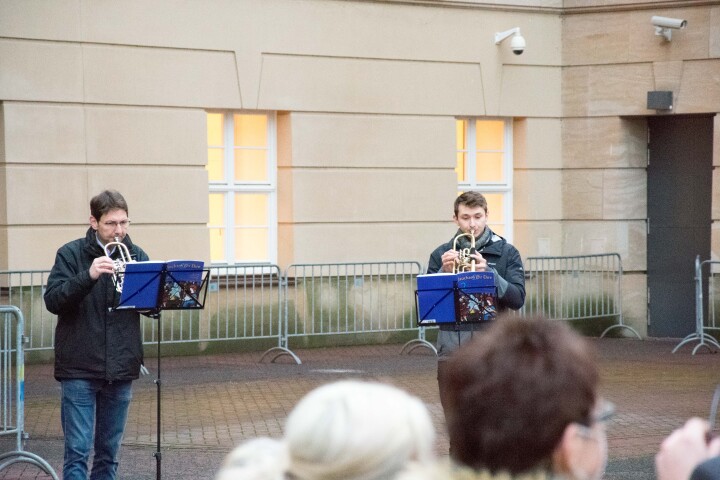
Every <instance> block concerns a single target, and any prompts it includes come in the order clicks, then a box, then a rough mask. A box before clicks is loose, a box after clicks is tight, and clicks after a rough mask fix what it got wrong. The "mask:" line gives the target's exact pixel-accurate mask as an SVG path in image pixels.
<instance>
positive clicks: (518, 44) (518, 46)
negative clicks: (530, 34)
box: [510, 35, 525, 55]
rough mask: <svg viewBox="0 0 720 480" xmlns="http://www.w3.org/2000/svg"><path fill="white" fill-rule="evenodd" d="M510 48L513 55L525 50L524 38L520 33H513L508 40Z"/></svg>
mask: <svg viewBox="0 0 720 480" xmlns="http://www.w3.org/2000/svg"><path fill="white" fill-rule="evenodd" d="M510 50H512V52H513V53H514V54H515V55H522V53H523V52H524V51H525V38H524V37H523V36H522V35H513V37H512V40H510Z"/></svg>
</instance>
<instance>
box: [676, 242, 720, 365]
mask: <svg viewBox="0 0 720 480" xmlns="http://www.w3.org/2000/svg"><path fill="white" fill-rule="evenodd" d="M704 266H707V267H708V270H709V272H708V320H707V322H705V320H704V315H703V267H704ZM719 276H720V262H716V261H712V260H705V261H702V262H701V261H700V255H698V256H697V257H695V332H693V333H691V334H689V335H688V336H686V337H685V338H683V339H682V341H681V342H680V343H678V344H677V346H676V347H675V348H673V351H672V353H675V352H677V351H678V350H679V349H680V347H682V346H683V345H685V344H687V343H690V342H694V341H698V342H699V343H698V344H697V345H695V348H693V350H692V354H693V355H695V353H697V351H698V350H699V349H700V348H701V347H705V348H707V349H708V350H711V351H712V348H716V349H718V350H720V343H718V341H717V340H716V339H715V337H714V336H712V335H711V334H709V333H707V332H710V331H715V332H717V331H719V330H720V325H718V324H717V321H716V314H715V311H716V310H718V305H716V304H715V303H716V302H717V300H718V298H720V297H716V293H717V290H718V288H719V287H720V282H719V281H718V277H719Z"/></svg>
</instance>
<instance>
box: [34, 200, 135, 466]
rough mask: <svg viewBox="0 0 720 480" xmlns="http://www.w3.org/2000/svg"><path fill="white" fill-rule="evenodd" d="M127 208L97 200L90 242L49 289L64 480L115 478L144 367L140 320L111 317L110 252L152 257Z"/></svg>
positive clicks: (68, 255) (81, 244)
mask: <svg viewBox="0 0 720 480" xmlns="http://www.w3.org/2000/svg"><path fill="white" fill-rule="evenodd" d="M129 225H130V220H128V206H127V202H126V201H125V199H124V198H123V196H122V195H121V194H120V193H119V192H117V191H114V190H105V191H104V192H102V193H100V194H98V195H97V196H95V197H93V198H92V200H91V201H90V228H88V230H87V232H86V234H85V237H84V238H80V239H77V240H74V241H72V242H69V243H67V244H65V245H63V246H62V247H60V248H59V249H58V251H57V254H56V257H55V264H54V265H53V267H52V270H51V272H50V276H49V277H48V281H47V287H46V290H45V295H44V299H45V305H46V307H47V309H48V310H49V311H50V312H51V313H54V314H56V315H57V316H58V319H57V326H56V327H55V370H54V375H55V379H57V380H58V381H59V382H60V385H61V404H60V421H61V423H62V429H63V434H64V437H65V453H64V463H63V478H64V479H65V480H68V479H73V480H75V479H82V480H86V479H87V478H88V465H87V464H88V459H89V457H90V451H91V449H93V448H94V451H95V454H94V458H93V465H92V474H91V478H93V479H95V478H97V479H100V478H102V479H113V478H116V474H117V468H118V461H119V452H120V442H121V440H122V436H123V432H124V430H125V422H126V420H127V414H128V409H129V406H130V399H131V396H132V380H135V379H137V378H138V377H139V375H140V368H141V365H142V362H143V349H142V339H141V332H140V317H139V314H138V313H137V312H134V311H112V307H113V306H115V302H116V298H117V297H118V295H119V294H118V293H117V292H116V290H115V285H114V283H113V278H112V277H113V276H112V274H113V258H117V257H118V256H119V255H120V252H119V251H117V250H118V248H119V247H118V246H115V248H114V249H113V250H112V251H109V252H108V253H109V255H110V256H108V255H106V252H105V248H104V247H105V245H107V244H108V243H109V242H114V241H115V239H117V241H120V242H122V243H123V244H125V245H126V246H127V248H128V250H129V252H130V256H131V258H132V259H133V260H137V261H145V260H148V256H147V254H146V253H145V252H144V251H143V250H142V249H141V248H140V247H138V246H137V245H135V244H133V243H132V242H131V241H130V237H129V236H128V234H127V230H128V226H129Z"/></svg>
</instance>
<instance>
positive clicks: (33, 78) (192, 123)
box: [0, 0, 561, 269]
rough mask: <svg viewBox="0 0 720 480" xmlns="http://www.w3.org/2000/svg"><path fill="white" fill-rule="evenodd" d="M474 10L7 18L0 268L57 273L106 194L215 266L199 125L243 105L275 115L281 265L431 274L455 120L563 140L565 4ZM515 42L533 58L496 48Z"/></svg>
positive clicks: (30, 10)
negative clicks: (423, 268) (394, 265)
mask: <svg viewBox="0 0 720 480" xmlns="http://www.w3.org/2000/svg"><path fill="white" fill-rule="evenodd" d="M461 3H462V4H463V5H460V4H461ZM480 3H482V2H459V3H458V4H448V3H447V2H437V3H436V4H431V5H430V6H428V5H424V6H420V5H408V4H406V3H404V2H397V3H396V2H386V3H377V2H363V1H359V2H347V1H337V2H333V1H330V2H328V1H326V0H315V1H303V2H297V1H293V0H243V1H238V2H222V1H209V2H203V3H188V4H185V5H183V7H182V8H177V5H176V4H175V3H174V2H166V1H159V2H151V3H147V2H132V1H128V2H103V3H99V2H94V1H89V0H60V1H47V0H44V1H43V0H28V1H23V2H21V1H19V0H16V1H7V2H2V3H0V62H2V65H3V69H0V101H2V102H3V104H4V121H5V133H6V135H5V136H6V144H5V150H6V155H5V157H4V162H5V163H4V165H3V170H2V171H3V175H4V177H3V178H5V182H4V184H3V189H4V191H6V192H7V195H8V197H9V200H8V203H7V205H6V208H5V209H4V210H5V211H3V212H2V214H0V215H5V216H8V218H7V219H6V220H5V221H4V222H3V223H2V225H0V228H2V229H3V230H2V231H4V232H6V234H5V235H0V237H2V238H3V242H4V243H5V244H8V245H10V244H11V245H12V246H11V247H8V248H10V251H11V252H12V254H10V255H9V256H8V257H7V261H6V265H2V267H6V268H11V269H12V268H28V267H31V268H43V267H47V266H49V265H50V264H51V262H52V254H53V253H54V249H55V248H56V247H57V245H59V244H60V243H62V242H63V241H66V240H69V239H71V238H75V237H77V236H78V234H80V233H82V231H83V230H84V225H85V222H86V221H87V217H88V212H87V201H88V199H89V198H90V197H91V196H92V195H93V194H94V193H96V192H97V191H98V190H100V189H102V188H104V187H114V188H118V189H120V190H121V191H123V192H124V193H125V194H126V196H127V198H128V201H129V203H130V208H131V215H130V216H131V218H132V220H133V227H132V230H131V235H132V236H133V237H134V238H135V240H136V241H138V243H140V244H141V245H143V246H144V247H146V249H147V250H148V251H149V252H150V254H151V255H152V256H154V257H156V258H158V257H161V258H166V257H177V256H193V257H201V258H207V256H208V252H207V249H208V240H207V238H206V237H207V232H206V227H205V222H206V221H207V176H206V174H205V172H204V169H203V166H204V164H205V161H206V160H205V159H206V151H205V144H206V140H205V126H204V112H205V111H206V110H207V109H231V110H237V109H242V108H245V109H260V110H270V111H278V112H280V114H279V122H278V123H279V125H278V144H279V147H278V150H279V153H280V158H279V172H278V185H279V189H278V192H279V199H278V200H279V201H278V218H279V232H280V235H279V238H280V242H279V243H280V246H279V260H280V263H283V264H287V263H289V262H320V261H357V260H383V259H398V258H402V259H405V258H407V259H417V260H419V261H422V262H425V261H426V260H427V259H426V257H427V255H428V253H429V251H430V250H431V249H432V248H433V247H434V246H435V245H436V244H438V243H440V242H441V241H444V240H445V239H446V237H448V236H449V235H450V234H451V233H452V232H453V231H454V226H453V225H452V223H451V222H450V219H451V215H452V211H451V202H452V199H453V197H454V195H455V177H454V173H453V168H454V151H453V146H454V137H455V132H454V128H455V126H454V118H455V116H458V115H473V116H475V115H477V116H517V117H522V118H525V119H527V122H528V124H529V125H531V126H532V125H533V122H534V121H535V120H537V121H538V122H540V123H538V124H537V125H540V124H541V123H542V121H543V120H546V119H550V120H551V121H553V120H554V121H555V124H554V125H555V126H556V127H557V125H558V124H557V119H558V117H559V115H560V95H561V92H560V79H561V68H560V63H561V62H560V17H559V15H558V13H559V12H558V11H556V10H555V9H557V7H558V6H559V2H558V1H557V0H552V1H527V0H517V1H516V2H510V4H507V2H503V3H504V4H505V6H504V7H502V8H497V5H495V2H487V4H488V5H489V6H490V7H491V8H485V7H484V6H482V5H481V4H480ZM458 6H460V7H470V8H457V7H458ZM199 19H201V21H199ZM515 26H521V27H522V29H523V30H522V33H523V35H524V36H525V37H526V38H527V39H528V40H529V44H528V48H527V51H526V52H525V54H524V55H522V56H515V55H513V54H512V53H511V51H510V49H509V45H507V44H503V45H500V46H496V45H495V44H494V38H493V36H494V32H497V31H503V30H507V29H509V28H512V27H515ZM289 79H291V80H290V81H289ZM282 112H292V113H287V114H283V113H282ZM530 135H532V136H534V137H533V138H535V139H539V138H543V140H542V141H543V144H544V145H546V146H550V147H551V148H552V149H554V150H555V151H557V152H559V147H558V143H556V142H559V141H560V137H559V135H555V137H554V140H553V141H551V142H549V143H548V141H547V140H546V139H545V137H544V136H543V135H542V134H541V133H540V132H539V127H538V128H535V127H531V128H530ZM528 151H529V152H531V155H532V156H538V152H537V147H536V146H535V145H528ZM533 168H534V167H533ZM60 171H62V175H60ZM529 173H530V174H529V175H526V181H527V182H529V184H533V178H532V177H533V172H529ZM538 174H539V175H543V174H544V172H539V173H538ZM556 176H557V175H556ZM60 177H62V181H61V182H59V181H57V179H58V178H60ZM556 196H557V195H556ZM47 198H51V199H52V201H50V202H47V201H43V200H42V199H47ZM558 198H559V197H558ZM554 202H555V203H556V204H557V203H558V201H557V198H555V200H554ZM530 215H534V213H533V212H531V213H530ZM0 218H1V217H0ZM555 218H557V217H555ZM40 225H42V227H39V226H40ZM39 228H41V229H42V231H43V232H47V234H46V235H47V237H48V240H47V241H46V242H44V241H36V239H35V237H34V235H36V230H38V229H39ZM174 239H182V240H181V241H180V242H175V241H173V240H174ZM418 239H419V240H418ZM2 244H3V243H0V245H2Z"/></svg>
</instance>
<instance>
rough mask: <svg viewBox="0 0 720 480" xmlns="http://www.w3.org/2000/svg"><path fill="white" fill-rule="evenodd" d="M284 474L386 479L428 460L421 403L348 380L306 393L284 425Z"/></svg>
mask: <svg viewBox="0 0 720 480" xmlns="http://www.w3.org/2000/svg"><path fill="white" fill-rule="evenodd" d="M285 441H286V443H287V447H288V452H289V455H290V469H289V472H290V473H291V474H292V476H294V477H295V478H299V479H303V480H326V479H327V480H329V479H340V478H342V479H347V480H352V479H363V480H375V479H386V478H392V477H393V476H394V475H396V474H397V473H398V472H400V471H401V470H402V469H403V467H404V466H405V465H406V464H407V463H408V462H409V461H415V462H419V463H426V462H427V463H429V462H432V461H433V460H434V443H435V431H434V428H433V424H432V420H431V419H430V415H429V413H428V411H427V408H426V407H425V405H424V404H423V403H422V401H420V400H419V399H418V398H416V397H414V396H411V395H409V394H408V393H406V392H404V391H403V390H400V389H398V388H395V387H393V386H390V385H386V384H382V383H373V382H361V381H354V380H346V381H340V382H336V383H331V384H328V385H324V386H321V387H319V388H317V389H315V390H313V391H312V392H310V393H309V394H308V395H306V396H305V397H304V398H303V399H302V400H300V402H299V403H298V404H297V406H296V407H295V409H293V411H292V412H291V413H290V415H289V416H288V419H287V423H286V426H285Z"/></svg>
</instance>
